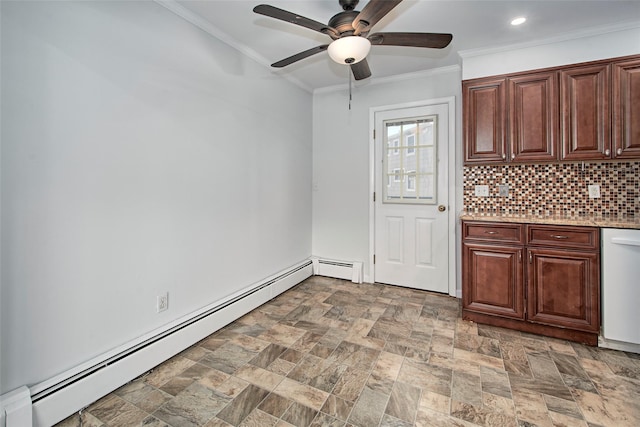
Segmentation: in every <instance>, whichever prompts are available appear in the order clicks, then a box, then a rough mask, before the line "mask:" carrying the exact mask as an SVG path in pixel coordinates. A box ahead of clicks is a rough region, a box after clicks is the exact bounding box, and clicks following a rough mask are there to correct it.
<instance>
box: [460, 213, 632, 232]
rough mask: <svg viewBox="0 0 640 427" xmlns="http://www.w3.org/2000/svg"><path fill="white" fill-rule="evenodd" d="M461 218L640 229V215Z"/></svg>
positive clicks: (466, 216) (486, 215)
mask: <svg viewBox="0 0 640 427" xmlns="http://www.w3.org/2000/svg"><path fill="white" fill-rule="evenodd" d="M460 219H462V220H465V221H495V222H520V223H526V224H549V225H578V226H589V227H602V228H633V229H640V217H627V216H614V215H612V216H603V215H584V216H583V215H562V214H550V215H529V214H503V213H478V212H462V213H461V214H460Z"/></svg>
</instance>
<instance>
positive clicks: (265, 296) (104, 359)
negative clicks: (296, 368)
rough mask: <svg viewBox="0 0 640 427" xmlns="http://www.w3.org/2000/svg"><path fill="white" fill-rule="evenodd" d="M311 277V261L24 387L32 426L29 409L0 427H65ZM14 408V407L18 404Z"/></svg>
mask: <svg viewBox="0 0 640 427" xmlns="http://www.w3.org/2000/svg"><path fill="white" fill-rule="evenodd" d="M312 275H313V265H312V261H311V260H305V261H302V262H300V263H298V264H296V265H294V266H292V267H290V268H288V269H286V270H283V271H281V272H279V273H277V274H275V275H273V276H271V277H269V278H266V279H264V280H263V281H261V282H259V283H255V284H253V285H251V286H249V287H247V288H245V289H244V290H242V291H240V292H238V293H236V294H234V295H232V296H230V297H228V298H226V299H224V300H223V301H218V302H216V303H213V304H211V305H209V306H206V307H204V308H202V309H201V310H198V311H196V312H194V313H191V314H189V315H188V316H185V317H183V318H181V319H178V320H176V321H175V322H173V323H171V324H169V325H166V326H165V327H163V328H160V329H158V330H155V331H153V332H151V333H150V334H148V335H146V336H144V337H142V338H140V339H138V340H136V341H135V342H130V343H127V344H126V345H124V346H122V347H120V348H118V349H116V351H114V352H109V353H108V354H104V355H102V356H99V357H97V358H95V359H93V360H91V361H89V362H87V363H85V364H83V365H81V366H79V367H76V368H74V369H71V370H69V371H67V372H65V373H63V374H61V375H58V376H56V377H54V378H52V379H50V380H47V381H44V382H42V383H39V384H36V385H34V386H31V387H29V388H28V389H26V387H22V388H21V389H19V390H17V391H16V393H22V394H20V395H21V396H22V398H21V399H22V400H21V405H22V406H24V404H25V398H24V393H25V390H24V389H26V393H27V394H30V396H31V398H30V401H28V400H29V399H28V397H27V399H26V400H27V401H28V402H27V403H29V404H30V406H31V416H30V417H29V419H32V423H27V422H26V421H25V420H26V419H27V418H26V417H24V416H22V417H21V416H19V415H21V414H24V408H22V412H18V413H17V416H14V417H13V418H11V417H10V416H9V414H8V413H5V412H6V411H5V408H1V407H0V410H2V412H3V417H2V422H3V424H2V425H1V426H0V427H27V426H28V427H31V425H33V426H43V427H45V426H51V425H53V424H55V423H57V422H60V421H62V420H64V419H65V418H67V417H69V416H70V415H72V414H74V413H76V412H78V411H80V410H81V409H82V408H84V407H86V406H88V405H89V404H91V403H93V402H95V401H96V400H98V399H100V398H101V397H103V396H105V395H107V394H109V393H110V392H112V391H113V390H115V389H117V388H118V387H121V386H122V385H124V384H126V383H128V382H129V381H131V380H133V379H135V378H137V377H139V376H140V375H142V374H144V373H145V372H147V371H149V370H151V369H152V368H153V367H155V366H157V365H159V364H160V363H162V362H164V361H165V360H167V359H169V358H171V357H173V356H175V355H176V354H178V353H180V352H181V351H183V350H185V349H187V348H189V347H190V346H192V345H193V344H195V343H197V342H198V341H201V340H202V339H204V338H206V337H207V336H209V335H211V334H212V333H214V332H215V331H217V330H218V329H220V328H222V327H224V326H226V325H228V324H229V323H231V322H233V321H234V320H236V319H238V318H240V317H241V316H243V315H245V314H246V313H248V312H249V311H251V310H253V309H255V308H257V307H259V306H260V305H262V304H264V303H266V302H268V301H269V300H271V299H272V298H274V297H276V296H277V295H279V294H281V293H283V292H285V291H286V290H288V289H290V288H292V287H293V286H295V285H297V284H298V283H300V282H302V281H303V280H305V279H306V278H308V277H310V276H312ZM16 393H14V392H12V393H7V395H3V396H0V402H2V401H3V400H5V401H9V402H11V399H13V400H15V398H13V397H12V396H13V395H16ZM10 395H12V396H10ZM5 396H7V397H8V398H5ZM12 405H13V407H15V406H16V403H15V402H14V403H13V404H12ZM10 408H11V407H10ZM12 419H13V420H14V422H11V421H12Z"/></svg>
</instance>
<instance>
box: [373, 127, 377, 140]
mask: <svg viewBox="0 0 640 427" xmlns="http://www.w3.org/2000/svg"><path fill="white" fill-rule="evenodd" d="M373 139H376V130H375V129H374V130H373Z"/></svg>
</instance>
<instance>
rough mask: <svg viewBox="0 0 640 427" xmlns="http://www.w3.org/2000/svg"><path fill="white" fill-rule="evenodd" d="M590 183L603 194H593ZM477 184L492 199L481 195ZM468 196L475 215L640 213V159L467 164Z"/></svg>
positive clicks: (466, 205)
mask: <svg viewBox="0 0 640 427" xmlns="http://www.w3.org/2000/svg"><path fill="white" fill-rule="evenodd" d="M502 184H507V185H508V186H509V194H508V196H506V197H503V196H500V195H499V192H498V191H499V189H498V186H499V185H502ZM590 184H599V185H600V198H596V199H590V198H589V191H588V186H589V185H590ZM476 185H488V186H489V197H476V195H475V186H476ZM463 200H464V210H465V211H466V212H470V213H492V214H493V213H495V214H517V215H520V214H522V215H566V216H624V217H640V162H637V161H634V162H606V163H601V162H598V163H563V164H537V165H491V166H465V168H464V195H463Z"/></svg>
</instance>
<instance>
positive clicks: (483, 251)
mask: <svg viewBox="0 0 640 427" xmlns="http://www.w3.org/2000/svg"><path fill="white" fill-rule="evenodd" d="M463 248H464V249H463V250H464V256H463V258H462V259H463V267H462V271H463V272H464V276H463V279H462V280H463V281H464V283H465V285H464V287H463V289H466V290H467V292H465V293H463V298H464V306H465V307H466V308H468V309H470V310H474V311H478V312H482V313H487V314H496V315H500V316H504V317H510V318H514V319H524V304H523V294H524V286H523V282H522V249H521V248H517V247H512V246H499V245H486V244H484V245H479V244H473V243H465V244H464V246H463Z"/></svg>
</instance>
